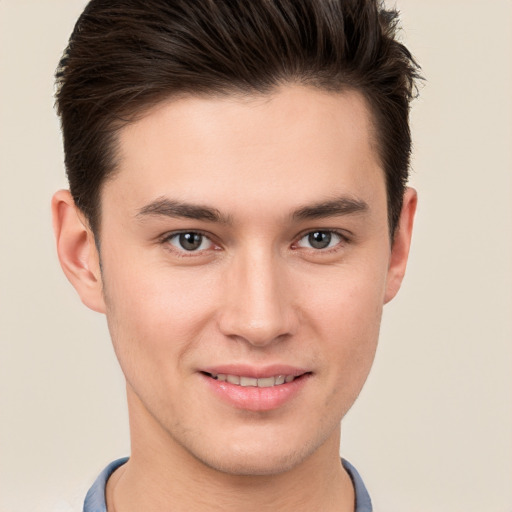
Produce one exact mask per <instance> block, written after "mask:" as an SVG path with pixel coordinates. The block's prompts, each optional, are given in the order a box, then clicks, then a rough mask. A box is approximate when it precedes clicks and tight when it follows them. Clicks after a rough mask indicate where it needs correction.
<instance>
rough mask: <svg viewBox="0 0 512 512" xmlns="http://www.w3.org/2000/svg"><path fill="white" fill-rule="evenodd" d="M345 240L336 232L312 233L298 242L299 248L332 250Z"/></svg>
mask: <svg viewBox="0 0 512 512" xmlns="http://www.w3.org/2000/svg"><path fill="white" fill-rule="evenodd" d="M343 240H344V238H343V237H342V236H341V235H340V234H339V233H336V232H335V231H321V230H317V231H311V232H310V233H307V234H305V235H304V236H303V237H302V238H301V239H300V240H299V241H298V242H297V245H298V246H299V247H305V248H308V249H318V250H322V249H330V248H332V247H336V246H337V245H338V244H339V243H340V242H342V241H343Z"/></svg>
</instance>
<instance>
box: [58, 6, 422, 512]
mask: <svg viewBox="0 0 512 512" xmlns="http://www.w3.org/2000/svg"><path fill="white" fill-rule="evenodd" d="M395 18H396V15H395V14H394V13H391V12H386V11H384V10H383V9H382V8H381V7H379V5H378V3H377V2H376V1H370V0H368V1H362V0H358V1H339V2H337V1H332V0H324V1H320V0H301V1H297V0H255V1H251V2H246V1H242V0H240V1H237V2H235V1H232V0H231V1H228V0H208V1H205V0H197V1H192V0H186V1H185V0H149V1H147V0H119V1H116V2H112V1H111V0H108V1H107V0H93V1H92V2H90V3H89V4H88V6H87V7H86V9H85V11H84V13H83V14H82V16H81V17H80V19H79V21H78V23H77V25H76V27H75V30H74V32H73V34H72V36H71V39H70V43H69V46H68V48H67V50H66V52H65V54H64V57H63V59H62V61H61V64H60V66H59V70H58V73H57V77H58V92H57V104H58V110H59V114H60V116H61V120H62V128H63V134H64V147H65V155H66V167H67V173H68V178H69V183H70V192H68V191H59V192H57V193H56V194H55V196H54V199H53V204H52V206H53V215H54V228H55V233H56V238H57V248H58V254H59V258H60V261H61V265H62V268H63V270H64V272H65V273H66V275H67V277H68V279H69V280H70V281H71V283H72V284H73V286H74V287H75V288H76V290H77V292H78V293H79V295H80V297H81V299H82V301H83V302H84V303H85V304H86V305H87V306H88V307H89V308H91V309H93V310H96V311H98V312H101V313H104V314H106V317H107V321H108V325H109V330H110V333H111V337H112V341H113V345H114V348H115V351H116V355H117V357H118V359H119V362H120V365H121V368H122V370H123V373H124V375H125V377H126V386H127V396H128V407H129V416H130V432H131V444H132V447H131V456H130V458H129V460H128V459H122V460H120V461H116V462H114V463H112V464H111V465H109V466H108V467H107V468H106V470H105V471H104V472H103V473H102V474H101V475H100V477H99V478H98V480H97V481H96V483H95V484H94V486H93V488H91V490H90V492H89V494H88V495H87V498H86V501H85V508H84V510H85V511H86V512H91V511H104V510H107V509H108V511H109V512H132V511H140V510H144V511H164V510H165V511H167V510H169V511H171V510H172V511H190V510H207V511H214V510H223V511H231V510H240V509H243V510H261V509H263V510H280V511H288V510H294V511H298V510H304V511H306V510H322V511H340V512H348V511H354V510H356V511H357V512H363V511H370V510H371V502H370V498H369V496H368V494H367V491H366V489H365V487H364V484H363V482H362V480H361V477H360V476H359V475H358V473H357V472H356V470H355V469H354V468H353V467H352V466H351V465H350V464H349V463H348V462H346V461H342V462H340V459H339V455H338V454H339V443H340V430H341V429H340V422H341V419H342V418H343V416H344V415H345V413H346V412H347V411H348V409H349V408H350V407H351V405H352V404H353V402H354V401H355V399H356V397H357V395H358V394H359V392H360V390H361V387H362V386H363V383H364V381H365V379H366V377H367V375H368V372H369V370H370V366H371V363H372V360H373V357H374V353H375V349H376V344H377V338H378V332H379V324H380V318H381V313H382V307H383V305H384V304H385V303H386V302H388V301H389V300H391V299H392V298H393V297H394V295H395V294H396V293H397V291H398V289H399V287H400V283H401V281H402V278H403V275H404V272H405V266H406V261H407V256H408V251H409V245H410V240H411V232H412V223H413V217H414V212H415V206H416V193H415V192H414V191H413V190H412V189H410V188H406V186H405V184H406V181H407V175H408V164H409V154H410V134H409V128H408V111H409V102H410V100H411V98H412V95H413V91H414V80H415V79H416V78H417V66H416V64H415V62H414V61H413V59H412V58H411V56H410V54H409V52H408V51H407V50H406V49H405V48H404V47H403V46H402V45H401V44H400V43H398V42H397V41H396V40H395V39H394V27H395V23H396V19H395Z"/></svg>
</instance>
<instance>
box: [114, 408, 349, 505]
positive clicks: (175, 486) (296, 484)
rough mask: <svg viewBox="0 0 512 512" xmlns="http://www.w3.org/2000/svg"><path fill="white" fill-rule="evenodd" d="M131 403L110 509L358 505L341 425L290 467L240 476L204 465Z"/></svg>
mask: <svg viewBox="0 0 512 512" xmlns="http://www.w3.org/2000/svg"><path fill="white" fill-rule="evenodd" d="M133 400H134V399H133V398H132V399H131V400H129V403H130V401H132V402H133ZM133 405H134V404H133V403H132V404H131V406H130V431H131V438H132V454H131V457H130V460H129V462H127V463H126V464H125V465H124V466H122V467H121V468H120V469H119V470H117V471H116V472H115V473H114V475H112V477H111V478H110V479H109V481H108V484H107V508H108V511H109V512H135V511H140V510H146V511H148V512H171V511H172V512H182V511H183V512H185V511H190V510H202V511H204V512H217V511H219V512H220V511H223V512H231V511H233V512H234V511H236V512H239V511H240V510H243V511H244V512H253V511H254V512H256V511H258V512H259V511H261V510H262V509H263V510H266V509H268V510H277V511H279V512H288V511H290V512H291V511H293V512H298V511H309V510H322V511H325V512H331V511H333V512H334V511H336V512H353V510H354V490H353V486H352V482H351V480H350V477H349V475H348V474H347V473H346V471H345V470H344V469H343V467H342V465H341V462H340V458H339V455H338V451H339V436H340V429H339V428H338V429H337V431H336V432H334V433H333V435H332V436H330V437H329V438H328V439H327V440H326V441H325V442H324V444H323V445H321V446H320V447H319V448H318V449H317V450H316V451H315V452H314V453H312V454H311V455H310V456H308V457H307V458H306V459H305V460H303V461H302V462H300V463H299V464H298V465H296V466H295V467H293V468H292V469H290V470H288V471H286V472H282V473H278V474H272V475H256V476H255V475H236V474H230V473H225V472H222V471H218V470H216V469H214V468H211V467H208V466H207V465H205V464H204V463H203V462H202V461H200V460H198V459H197V458H195V457H194V456H193V455H192V454H190V453H189V452H188V451H187V450H186V449H184V448H183V447H182V446H180V445H179V444H178V443H176V442H175V441H174V439H173V438H172V437H171V436H170V435H169V434H168V433H167V432H166V431H165V430H164V429H163V428H162V427H161V426H160V425H159V424H158V423H157V422H156V421H155V419H154V418H153V417H152V416H151V415H149V413H148V414H132V413H133V412H134V411H133V407H132V406H133ZM139 413H140V411H139Z"/></svg>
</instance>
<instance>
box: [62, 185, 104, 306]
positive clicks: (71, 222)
mask: <svg viewBox="0 0 512 512" xmlns="http://www.w3.org/2000/svg"><path fill="white" fill-rule="evenodd" d="M52 215H53V231H54V233H55V239H56V242H57V254H58V256H59V261H60V265H61V267H62V270H63V271H64V274H66V277H67V278H68V280H69V282H70V283H71V284H72V285H73V287H74V288H75V290H76V291H77V292H78V295H79V296H80V298H81V299H82V302H83V303H84V304H85V305H86V306H87V307H89V308H90V309H92V310H94V311H98V312H99V313H105V309H106V308H105V302H104V299H103V283H102V279H101V271H100V259H99V254H98V250H97V248H96V244H95V241H94V235H93V233H92V231H91V229H90V228H89V226H88V223H87V222H86V220H85V218H84V216H83V214H82V212H81V211H80V210H79V209H78V208H77V207H76V205H75V202H74V201H73V198H72V196H71V194H70V192H69V190H59V191H58V192H56V193H55V195H54V196H53V198H52Z"/></svg>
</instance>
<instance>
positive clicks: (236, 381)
mask: <svg viewBox="0 0 512 512" xmlns="http://www.w3.org/2000/svg"><path fill="white" fill-rule="evenodd" d="M226 380H227V381H228V382H229V383H230V384H238V385H240V377H239V376H238V375H227V376H226Z"/></svg>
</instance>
